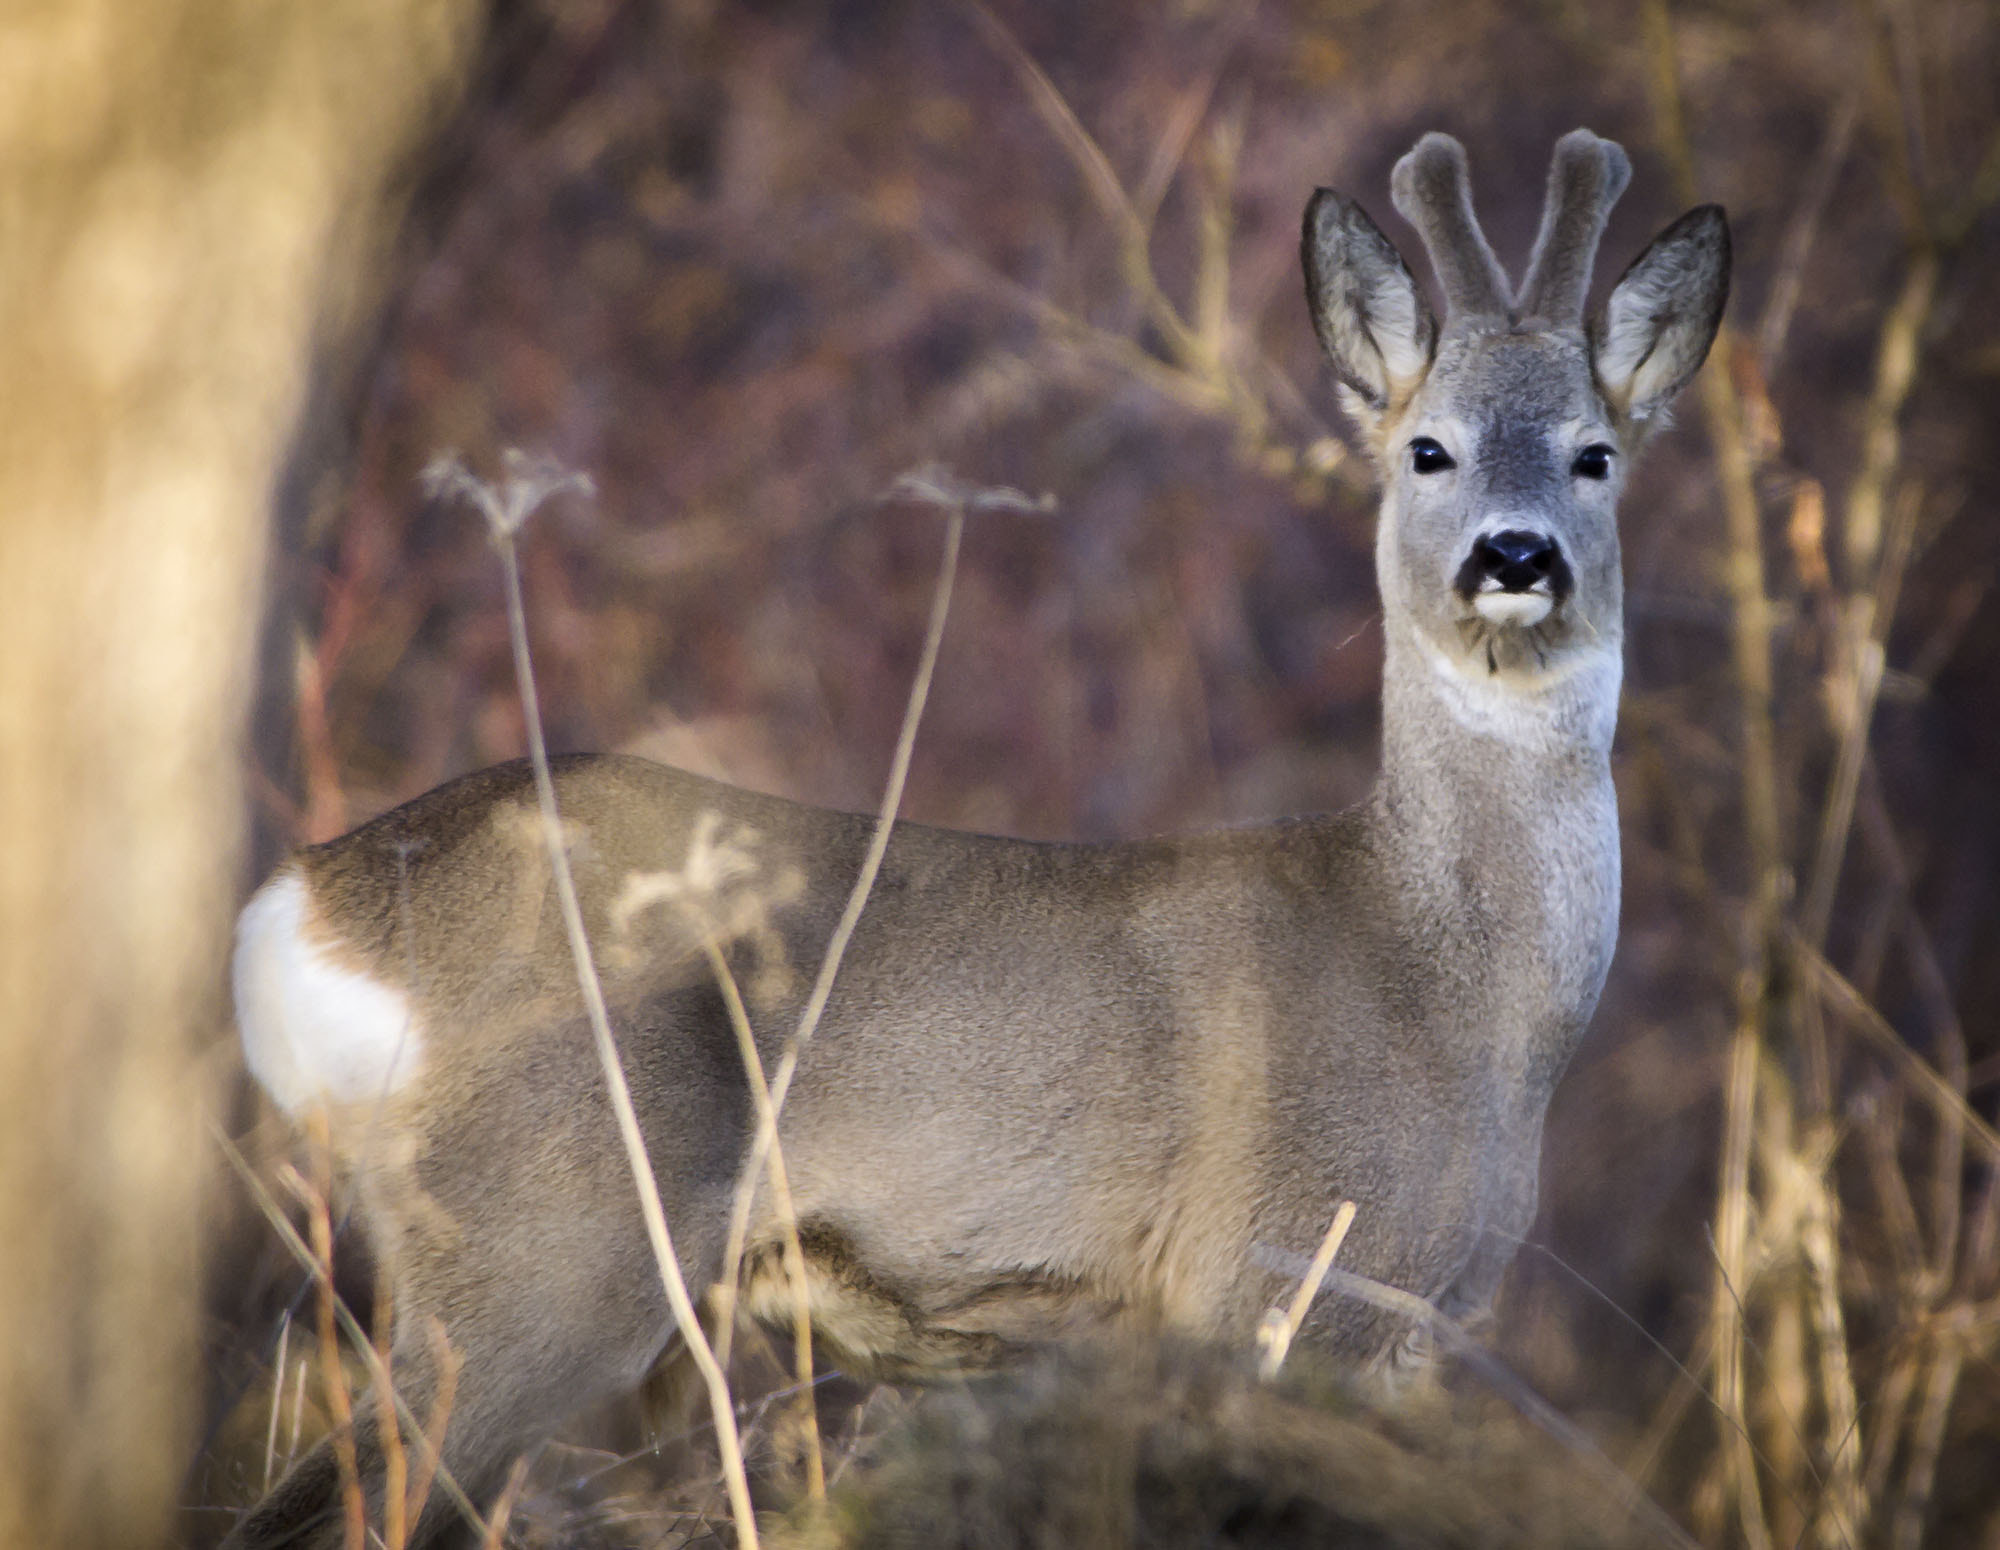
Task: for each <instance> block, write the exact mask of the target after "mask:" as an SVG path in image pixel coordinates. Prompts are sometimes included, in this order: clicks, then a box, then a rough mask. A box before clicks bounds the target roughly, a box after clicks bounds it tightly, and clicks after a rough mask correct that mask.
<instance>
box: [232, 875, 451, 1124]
mask: <svg viewBox="0 0 2000 1550" xmlns="http://www.w3.org/2000/svg"><path fill="white" fill-rule="evenodd" d="M311 913H312V912H311V905H310V899H309V895H308V893H307V891H306V885H305V881H304V879H302V878H301V877H299V876H298V875H297V874H296V873H293V872H280V873H279V874H278V875H277V876H276V877H274V878H272V879H271V881H269V882H268V883H266V884H265V885H264V886H263V887H262V888H260V889H258V890H257V893H256V895H255V897H253V898H252V899H251V900H250V902H249V903H248V904H247V905H245V906H244V909H243V914H242V916H241V917H240V918H239V919H238V921H237V923H236V962H235V981H236V987H235V988H236V1023H237V1027H238V1029H239V1030H240V1031H241V1033H242V1036H243V1055H244V1059H245V1061H246V1062H247V1063H248V1064H249V1067H250V1072H251V1075H253V1076H255V1077H256V1078H257V1080H258V1081H259V1082H261V1083H262V1084H263V1086H264V1090H265V1091H266V1092H268V1093H269V1094H270V1095H271V1097H272V1098H273V1100H275V1101H276V1103H277V1105H278V1107H279V1108H281V1109H283V1110H285V1112H286V1113H288V1114H297V1113H298V1112H299V1111H300V1110H301V1109H304V1108H305V1107H307V1106H308V1105H310V1104H313V1103H329V1102H350V1103H351V1102H361V1101H368V1100H374V1099H380V1098H383V1097H386V1096H387V1095H388V1094H390V1093H392V1092H394V1091H395V1090H396V1089H397V1088H399V1087H401V1086H403V1085H404V1084H405V1083H406V1082H408V1081H409V1079H410V1078H411V1077H412V1076H414V1075H415V1074H416V1072H417V1068H418V1066H419V1065H420V1064H421V1063H422V1059H423V1044H422V1038H421V1032H420V1030H419V1029H418V1027H417V1025H416V1020H415V1017H414V1014H413V1012H412V1010H411V1007H410V1003H409V1001H408V1000H407V999H406V998H405V997H404V995H403V993H402V992H401V991H400V990H398V989H397V988H396V987H394V986H392V985H385V984H383V983H382V982H381V981H380V980H377V979H374V978H372V977H370V976H369V975H367V974H364V973H361V972H359V971H358V970H355V969H351V968H348V967H346V966H344V965H342V964H339V963H336V962H335V961H333V959H332V958H330V957H329V956H328V954H327V953H326V951H325V950H324V949H323V948H322V947H321V946H320V944H319V943H318V942H317V941H315V940H314V936H313V933H312V931H311V929H310V926H309V920H310V916H311Z"/></svg>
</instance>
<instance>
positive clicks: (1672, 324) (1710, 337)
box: [1590, 205, 1729, 420]
mask: <svg viewBox="0 0 2000 1550" xmlns="http://www.w3.org/2000/svg"><path fill="white" fill-rule="evenodd" d="M1728 299H1729V222H1728V220H1727V219H1726V218H1725V217H1724V216H1723V213H1722V206H1720V205H1701V206H1698V207H1697V208H1695V209H1693V210H1690V211H1688V213H1687V214H1686V215H1683V216H1682V217H1681V218H1680V219H1679V220H1677V221H1675V222H1674V224H1673V225H1671V226H1669V227H1668V228H1667V229H1666V230H1665V231H1663V232H1661V233H1660V234H1659V236H1657V237H1655V238H1654V239H1653V243H1652V246H1651V247H1649V248H1647V249H1646V251H1645V252H1643V253H1641V254H1640V255H1639V256H1638V257H1637V258H1635V259H1634V260H1632V267H1631V268H1629V269H1627V270H1626V271H1625V273H1624V275H1623V276H1622V277H1621V278H1620V279H1619V281H1618V285H1617V287H1616V289H1614V290H1613V291H1612V293H1611V296H1610V299H1609V300H1607V301H1606V302H1605V303H1604V310H1603V312H1602V313H1600V314H1599V315H1598V317H1597V319H1596V321H1595V322H1593V323H1592V324H1591V328H1590V356H1591V365H1592V367H1593V368H1594V369H1595V371H1596V372H1597V380H1598V383H1599V385H1600V386H1601V387H1602V388H1603V389H1604V394H1605V396H1606V397H1607V398H1608V399H1610V401H1611V404H1612V407H1613V408H1614V409H1616V410H1618V411H1619V412H1620V413H1621V414H1624V415H1627V416H1629V417H1630V418H1631V419H1633V420H1644V419H1646V418H1648V417H1649V416H1651V415H1653V414H1655V413H1657V412H1658V411H1659V410H1660V409H1662V408H1664V407H1665V406H1666V404H1667V403H1668V401H1669V400H1671V399H1672V398H1673V396H1674V395H1675V394H1676V393H1678V392H1679V391H1680V390H1681V389H1682V388H1683V387H1685V386H1686V385H1687V382H1688V379H1689V378H1690V377H1692V376H1693V375H1694V374H1695V372H1696V371H1698V370H1700V368H1701V363H1702V361H1703V360H1705V359H1706V358H1707V356H1708V347H1709V346H1710V345H1711V344H1712V343H1714V341H1715V330H1716V328H1717V327H1718V325H1720V323H1721V322H1722V307H1723V303H1724V302H1726V301H1728Z"/></svg>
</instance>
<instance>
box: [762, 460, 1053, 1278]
mask: <svg viewBox="0 0 2000 1550" xmlns="http://www.w3.org/2000/svg"><path fill="white" fill-rule="evenodd" d="M898 490H899V491H901V492H902V493H906V494H908V495H910V496H912V497H913V498H918V499H927V500H933V501H934V503H936V504H940V505H942V506H943V507H944V510H945V515H946V526H945V541H944V556H943V558H942V559H941V560H940V561H939V562H938V579H937V587H936V590H935V591H934V592H933V594H932V597H931V613H930V622H929V624H928V626H927V628H926V630H925V632H924V647H923V652H922V654H921V655H920V656H919V657H918V659H917V672H916V677H915V678H914V680H912V682H911V684H910V697H909V699H908V701H907V702H906V703H905V705H904V707H903V725H902V729H901V731H900V732H899V733H898V734H897V737H896V752H895V756H894V757H893V758H892V759H891V760H890V761H889V779H888V782H887V784H886V786H885V788H884V790H883V793H882V806H881V810H880V811H879V812H878V813H877V814H876V818H875V830H874V833H873V835H872V836H871V837H870V839H869V842H868V853H867V855H866V856H865V857H863V859H862V862H861V870H860V872H859V873H858V874H857V875H856V877H855V879H854V886H853V887H852V888H851V889H850V890H849V891H848V895H847V904H846V907H845V908H844V909H842V911H841V914H840V920H839V922H838V923H837V924H836V925H835V926H834V928H833V935H832V937H831V938H830V939H829V940H828V942H827V949H826V955H825V957H823V958H822V959H821V960H820V966H819V974H818V976H817V978H815V980H814V981H813V988H812V993H811V995H810V996H809V997H808V998H807V1000H806V1005H805V1010H804V1011H803V1012H801V1013H800V1014H799V1022H798V1026H797V1028H795V1029H794V1030H793V1032H792V1036H791V1038H790V1039H788V1040H787V1041H786V1042H785V1047H784V1049H783V1051H782V1052H781V1053H780V1054H779V1056H778V1065H777V1070H776V1072H775V1074H774V1075H773V1077H772V1079H771V1107H770V1111H769V1113H770V1118H769V1120H768V1121H760V1123H759V1124H758V1126H757V1135H756V1138H755V1140H754V1141H753V1142H752V1143H751V1147H750V1156H749V1159H748V1160H747V1161H746V1162H745V1163H744V1166H743V1172H742V1175H741V1177H740V1178H739V1179H738V1180H737V1184H736V1199H735V1202H734V1204H733V1207H732V1209H731V1211H730V1221H729V1237H728V1245H727V1247H726V1248H725V1250H724V1255H723V1278H724V1280H726V1281H729V1282H730V1284H732V1285H733V1284H734V1281H733V1277H734V1275H735V1273H736V1268H737V1267H738V1266H739V1265H740V1264H741V1263H742V1256H743V1249H744V1244H745V1241H746V1239H747V1237H748V1234H749V1224H750V1209H751V1201H752V1199H753V1197H754V1194H755V1191H756V1183H757V1180H758V1179H759V1178H760V1177H761V1176H762V1175H763V1172H764V1169H765V1166H766V1163H767V1160H768V1158H769V1156H770V1152H771V1148H772V1147H773V1146H774V1145H776V1144H777V1138H778V1133H777V1116H778V1115H779V1114H780V1113H781V1112H782V1111H783V1109H784V1106H785V1098H786V1096H787V1095H788V1094H789V1093H790V1092H791V1088H792V1078H793V1077H794V1076H795V1075H796V1074H797V1072H798V1067H799V1057H800V1055H801V1054H802V1053H803V1052H804V1051H805V1049H806V1047H807V1045H809V1044H810V1043H811V1042H812V1038H813V1035H814V1034H815V1033H816V1032H817V1031H818V1029H819V1020H820V1017H821V1016H822V1015H823V1014H824V1013H825V1011H826V1003H827V998H828V997H829V996H830V995H832V993H833V982H834V978H835V976H836V975H838V974H839V972H840V962H841V959H842V958H843V957H844V956H845V955H846V953H847V944H848V943H849V942H850V941H851V940H852V939H853V936H854V928H855V927H856V926H857V925H858V924H859V923H860V920H861V912H862V911H863V910H864V909H866V908H867V905H868V895H869V893H870V892H871V891H872V890H873V889H874V887H875V876H876V874H877V873H878V872H879V871H881V869H882V858H883V856H884V855H885V854H886V853H887V851H888V849H889V836H890V834H891V832H892V831H893V830H894V828H895V825H896V814H897V812H898V810H899V809H900V808H901V807H902V805H903V787H904V785H905V783H906V782H907V781H908V779H909V774H910V757H911V754H912V752H913V751H914V750H915V748H916V744H917V727H918V724H919V723H920V722H921V721H922V720H923V714H924V703H925V701H926V700H928V699H929V698H930V689H931V678H932V676H933V674H934V673H935V672H936V670H937V658H938V648H939V647H940V646H941V645H942V644H943V641H944V622H945V618H946V616H947V615H948V614H949V613H950V612H951V589H952V582H953V579H954V578H955V577H956V576H957V574H958V550H959V541H960V539H961V538H962V537H963V536H964V531H965V513H966V509H967V507H968V505H971V504H972V503H973V496H972V494H971V493H969V492H966V491H964V490H962V489H959V488H957V487H956V486H953V487H950V488H945V487H943V486H942V484H941V482H940V480H939V479H938V478H936V477H933V476H917V477H915V478H910V477H906V478H905V479H904V480H903V481H899V484H898ZM984 493H985V495H986V496H987V497H988V500H989V504H992V505H994V508H995V509H1007V510H1020V509H1026V510H1037V511H1039V510H1046V509H1047V503H1046V502H1036V501H1030V500H1029V498H1028V497H1026V496H1022V495H1019V494H1018V492H1015V491H990V492H984Z"/></svg>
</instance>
